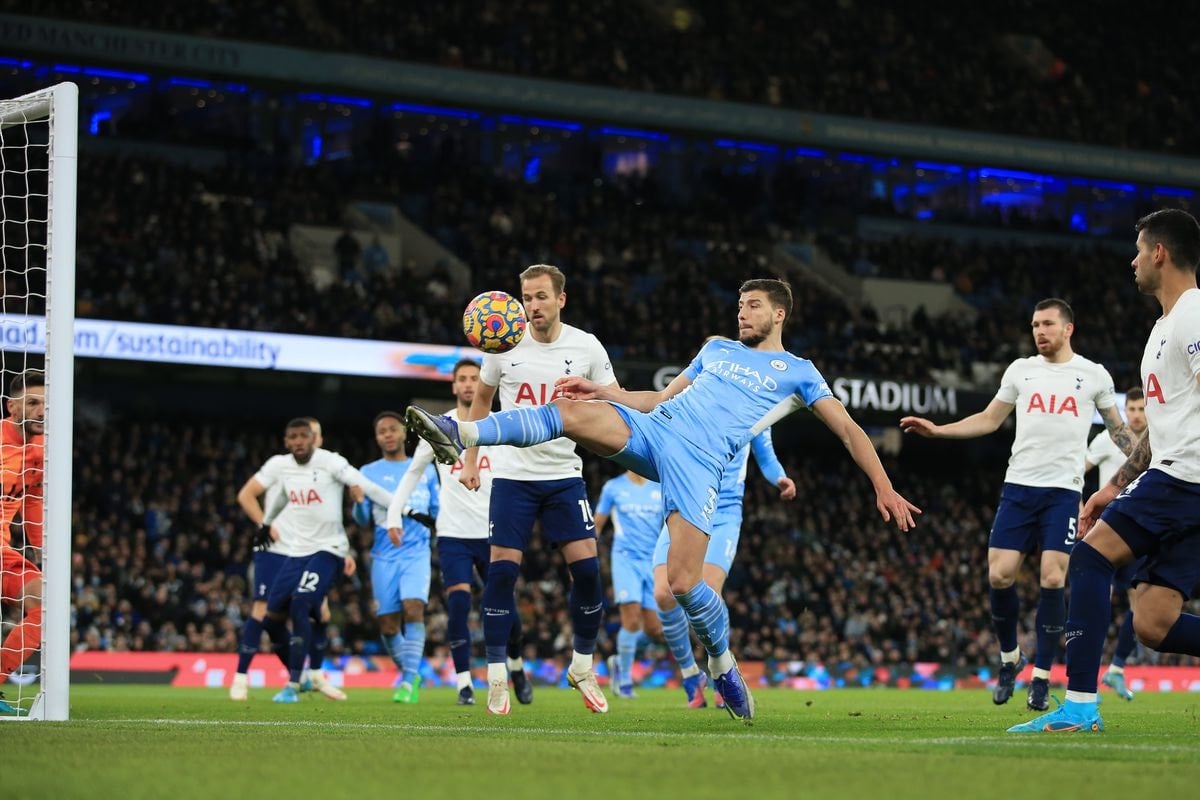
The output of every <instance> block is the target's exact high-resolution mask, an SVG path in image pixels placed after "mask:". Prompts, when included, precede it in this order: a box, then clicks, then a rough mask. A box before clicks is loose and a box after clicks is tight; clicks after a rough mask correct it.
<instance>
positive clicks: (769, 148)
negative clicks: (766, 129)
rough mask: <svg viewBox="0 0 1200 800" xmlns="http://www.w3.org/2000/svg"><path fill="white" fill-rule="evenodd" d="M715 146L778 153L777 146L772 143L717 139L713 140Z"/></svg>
mask: <svg viewBox="0 0 1200 800" xmlns="http://www.w3.org/2000/svg"><path fill="white" fill-rule="evenodd" d="M713 144H715V145H716V146H717V147H720V148H724V149H729V150H749V151H751V152H754V153H778V152H779V146H778V145H774V144H759V143H758V142H735V141H734V140H732V139H717V140H716V141H715V142H713Z"/></svg>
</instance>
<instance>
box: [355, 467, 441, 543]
mask: <svg viewBox="0 0 1200 800" xmlns="http://www.w3.org/2000/svg"><path fill="white" fill-rule="evenodd" d="M411 463H412V461H411V460H407V459H406V460H404V461H388V460H386V459H382V458H381V459H379V460H378V461H372V462H371V463H370V464H367V465H365V466H364V467H363V468H362V474H363V475H366V476H367V477H368V478H370V479H371V480H372V481H374V482H375V483H377V484H379V485H380V486H382V487H383V488H384V489H387V490H388V491H389V492H395V491H396V488H397V487H398V486H399V485H400V481H401V479H402V478H403V477H404V474H405V473H406V472H408V466H409V464H411ZM408 507H409V508H411V509H412V510H414V511H417V512H419V513H422V514H428V515H429V516H431V517H434V518H436V517H437V514H438V474H437V470H436V469H435V468H434V466H433V465H432V464H429V465H428V466H427V467H426V468H425V474H424V475H423V476H422V477H421V481H420V482H419V483H418V484H417V488H416V489H414V490H413V493H412V494H411V495H409V498H408ZM354 521H355V522H357V523H358V524H359V525H369V524H373V525H374V526H375V543H374V545H373V546H372V547H371V559H372V560H373V561H392V560H396V559H400V558H407V557H409V556H416V555H419V554H420V553H421V552H422V551H424V552H428V551H429V537H430V531H429V528H428V527H426V526H425V525H422V524H421V523H419V522H417V521H416V520H414V519H412V518H406V519H405V521H404V539H403V543H402V544H401V545H400V546H399V547H397V546H396V545H394V544H392V542H391V540H390V539H388V535H387V509H386V508H383V507H381V506H379V505H377V504H375V503H372V502H371V500H370V498H367V499H364V500H363V501H362V502H361V503H355V504H354ZM426 558H428V557H427V556H426Z"/></svg>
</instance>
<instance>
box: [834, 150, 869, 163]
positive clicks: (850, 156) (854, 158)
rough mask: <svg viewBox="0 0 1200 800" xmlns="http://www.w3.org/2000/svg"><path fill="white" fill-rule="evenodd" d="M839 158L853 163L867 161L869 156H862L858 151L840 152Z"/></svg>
mask: <svg viewBox="0 0 1200 800" xmlns="http://www.w3.org/2000/svg"><path fill="white" fill-rule="evenodd" d="M838 160H839V161H849V162H850V163H851V164H865V163H867V157H866V156H860V155H858V154H857V153H838Z"/></svg>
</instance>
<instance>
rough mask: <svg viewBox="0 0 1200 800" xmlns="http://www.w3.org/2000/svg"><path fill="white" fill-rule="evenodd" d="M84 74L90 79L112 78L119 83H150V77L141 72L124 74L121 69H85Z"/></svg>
mask: <svg viewBox="0 0 1200 800" xmlns="http://www.w3.org/2000/svg"><path fill="white" fill-rule="evenodd" d="M83 74H84V75H87V76H88V77H90V78H112V79H114V80H118V81H133V82H134V83H149V82H150V76H149V75H143V74H142V73H140V72H124V71H122V70H119V69H103V68H101V67H84V68H83Z"/></svg>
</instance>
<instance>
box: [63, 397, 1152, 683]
mask: <svg viewBox="0 0 1200 800" xmlns="http://www.w3.org/2000/svg"><path fill="white" fill-rule="evenodd" d="M359 427H360V428H361V427H363V426H359ZM343 428H345V429H346V430H350V426H349V425H344V426H343V425H340V424H334V425H327V426H326V436H327V438H328V439H329V440H330V447H332V448H334V449H338V450H340V451H342V452H343V453H344V454H345V455H347V457H348V458H350V459H351V461H353V462H355V463H363V462H364V461H366V460H368V459H370V458H373V457H374V456H373V454H372V453H373V449H374V448H373V445H372V443H371V442H370V441H369V440H367V439H366V438H364V437H363V436H362V435H361V432H360V431H358V430H355V433H354V434H353V435H350V434H344V433H343ZM279 436H280V432H279V431H274V430H270V429H268V428H266V427H263V426H255V427H250V426H248V425H247V424H246V423H244V422H240V423H237V424H232V425H216V424H204V425H201V424H195V425H180V424H179V423H178V421H177V420H171V421H168V420H146V419H141V420H136V421H122V420H120V419H116V418H114V419H111V420H110V421H109V422H108V423H107V424H104V425H89V426H87V427H81V428H80V429H79V431H78V433H77V440H76V476H75V486H76V491H75V508H74V520H73V529H74V531H75V544H74V563H73V572H74V583H73V599H74V608H75V625H74V626H73V634H72V635H73V645H74V647H75V648H76V649H80V650H82V649H90V650H118V651H123V650H130V651H138V650H180V651H183V650H186V651H204V652H216V651H219V652H229V651H233V650H236V647H237V642H238V638H237V637H238V631H239V630H240V627H241V624H242V621H243V620H244V619H245V618H246V615H247V613H248V611H249V600H248V598H247V594H246V589H247V587H246V572H247V567H248V564H249V561H250V553H249V539H250V536H251V534H252V530H251V526H250V525H249V523H248V522H246V520H245V519H244V517H243V514H242V512H241V510H240V509H239V507H238V505H237V502H236V499H235V495H236V492H237V490H238V488H240V486H241V484H242V483H243V482H244V481H245V480H246V479H247V478H248V477H249V476H250V475H252V474H253V472H254V470H255V469H257V467H258V465H259V464H260V463H261V462H262V461H263V460H265V459H266V458H267V457H268V456H269V455H271V454H273V453H274V452H277V451H278V449H279V448H278V444H277V443H278V442H279ZM946 446H947V447H953V446H954V445H950V444H947V445H946ZM824 447H837V445H836V443H831V442H824V443H822V442H819V441H818V442H809V443H807V444H806V446H805V447H786V446H784V447H781V456H782V458H783V462H784V464H785V466H786V468H787V470H788V473H789V475H791V476H792V477H793V478H794V479H795V480H796V483H797V488H798V491H799V495H798V499H797V500H796V501H794V502H792V503H784V502H782V501H780V500H779V499H778V497H777V492H776V490H775V489H774V488H773V487H770V486H768V485H767V484H766V483H765V482H764V481H762V480H761V479H759V478H757V477H752V479H751V481H750V482H749V489H748V493H747V498H746V514H745V522H744V523H743V527H742V530H743V534H742V542H741V547H740V550H739V555H738V560H737V562H736V564H735V565H734V569H733V571H732V572H731V574H730V576H729V581H728V585H727V596H728V600H729V605H730V613H731V618H732V623H733V646H734V648H735V650H736V651H737V652H739V653H740V654H741V655H742V656H743V657H745V658H750V659H760V658H761V659H773V660H779V661H796V660H806V661H810V662H822V663H826V664H842V665H846V664H853V665H857V666H864V665H880V664H901V663H911V662H914V661H936V662H942V663H946V664H950V665H954V666H957V667H961V668H971V667H978V666H984V665H986V664H988V663H990V662H991V661H993V660H994V658H993V657H994V649H995V648H994V646H993V643H992V634H991V621H990V616H989V611H988V595H987V581H986V563H987V557H986V548H987V535H988V530H989V528H990V524H991V516H992V513H993V509H994V504H995V502H996V499H997V496H998V492H999V486H1000V482H1001V480H1002V470H1003V467H1002V463H999V462H995V463H988V462H987V461H986V460H983V461H979V463H970V462H971V461H973V460H975V459H973V458H967V462H968V463H970V468H969V469H962V468H956V470H955V473H954V475H947V474H944V468H941V470H940V471H939V468H938V467H936V466H931V465H925V464H914V463H910V462H904V463H896V462H891V463H889V469H890V470H891V472H892V474H893V475H894V476H895V477H896V479H897V486H898V487H899V488H901V489H902V491H904V492H905V493H906V495H908V496H909V497H910V499H912V500H913V501H914V502H916V503H917V504H918V505H920V506H921V507H923V508H924V510H925V514H924V515H923V516H922V517H921V520H920V524H919V525H918V527H917V528H916V530H915V531H912V532H910V533H907V534H902V533H899V532H897V531H896V530H895V529H894V528H893V527H892V526H889V525H885V524H884V523H882V522H881V521H880V520H879V518H878V516H877V515H876V514H875V512H874V502H873V499H872V498H871V496H870V494H871V490H870V485H869V483H868V482H867V481H865V480H864V479H863V478H862V476H861V475H859V474H858V473H857V472H856V469H855V467H854V466H853V464H851V463H850V460H849V459H847V458H844V457H841V456H836V457H834V458H826V457H823V456H822V455H821V454H820V453H821V451H822V449H823V448H824ZM838 449H840V448H838ZM950 461H954V459H951V460H950ZM947 463H948V462H947ZM148 465H152V467H151V466H148ZM961 466H962V465H961V463H959V464H958V467H961ZM586 473H587V478H588V482H589V485H590V491H591V494H592V496H593V497H595V496H598V494H599V489H600V484H601V482H602V481H603V480H604V479H605V478H607V477H609V476H611V475H612V474H613V468H612V466H611V465H609V464H607V463H606V462H599V461H598V460H595V459H589V461H588V466H587V470H586ZM347 529H348V532H349V535H350V539H351V542H352V544H353V547H354V550H355V552H356V553H357V555H358V559H359V565H360V568H359V570H358V572H357V574H356V576H355V577H354V578H352V579H345V580H343V581H341V582H340V583H339V585H338V586H337V587H336V588H335V589H334V591H333V593H332V594H331V601H332V607H333V613H334V618H333V627H332V628H331V637H330V640H331V653H332V654H333V656H335V657H336V656H338V655H341V654H378V653H379V646H378V629H377V627H376V625H375V622H374V619H373V617H372V613H371V606H370V598H371V593H370V586H369V580H370V569H368V568H367V567H369V561H368V559H369V558H370V556H369V551H370V545H371V535H372V534H371V532H369V531H365V530H361V529H359V528H357V527H355V526H354V525H353V524H352V523H349V522H348V525H347ZM605 540H606V541H607V536H606V537H605ZM601 550H602V551H603V552H605V553H606V552H607V546H605V545H602V547H601ZM602 561H603V562H604V563H605V567H606V570H607V557H605V558H603V559H602ZM433 574H434V582H433V588H432V592H431V601H430V607H429V620H428V621H429V645H428V647H429V650H428V652H429V653H430V654H444V649H445V638H444V637H445V612H444V606H443V603H442V596H441V586H440V582H439V577H438V570H437V569H436V562H435V569H434V571H433ZM523 574H524V580H523V582H522V584H521V588H520V590H519V607H520V610H521V613H522V616H523V618H524V619H525V621H526V631H527V654H528V655H529V656H531V657H538V658H551V659H553V658H561V657H563V656H564V654H565V653H568V652H569V650H570V642H571V639H570V617H569V614H568V613H567V607H566V591H565V586H566V581H567V577H566V574H565V571H564V570H563V569H562V566H561V560H560V559H558V558H557V556H556V555H555V554H554V553H553V552H551V551H550V550H549V549H548V548H542V547H535V548H533V549H532V550H531V551H530V553H529V554H528V555H527V558H526V561H525V563H524V566H523ZM606 574H607V572H606ZM1020 585H1021V591H1022V595H1023V600H1022V602H1023V606H1022V607H1023V609H1024V614H1025V616H1026V617H1027V619H1025V625H1024V630H1027V631H1029V630H1033V624H1032V623H1033V618H1032V617H1033V613H1034V610H1035V609H1036V604H1037V592H1038V584H1037V577H1036V575H1035V574H1034V572H1033V571H1032V570H1031V569H1027V570H1026V571H1025V573H1023V577H1022V580H1021V584H1020ZM616 624H617V615H616V609H615V608H614V607H611V606H610V608H609V610H608V629H609V633H610V635H611V634H613V633H614V632H615V626H616ZM475 627H476V628H477V627H478V626H475ZM476 635H477V636H478V635H479V634H478V630H476ZM608 646H611V642H608V643H607V644H606V645H605V647H608ZM1023 646H1025V647H1026V648H1027V651H1031V650H1032V647H1033V641H1032V639H1031V640H1029V641H1025V642H1023ZM1146 657H1152V658H1155V659H1157V656H1146ZM1164 658H1165V657H1164ZM1168 662H1169V660H1168V661H1164V662H1163V663H1168Z"/></svg>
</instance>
